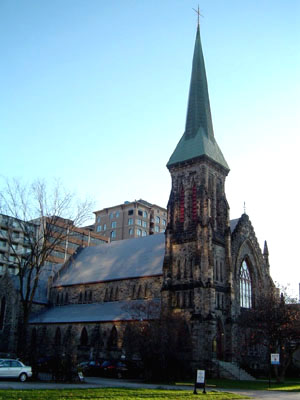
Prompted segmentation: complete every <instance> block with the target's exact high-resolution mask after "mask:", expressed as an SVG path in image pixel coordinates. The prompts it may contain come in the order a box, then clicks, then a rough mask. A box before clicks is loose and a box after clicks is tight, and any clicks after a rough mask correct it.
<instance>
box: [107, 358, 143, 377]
mask: <svg viewBox="0 0 300 400" xmlns="http://www.w3.org/2000/svg"><path fill="white" fill-rule="evenodd" d="M100 372H101V375H102V376H107V377H114V378H138V377H140V376H141V373H142V368H141V367H140V366H139V365H138V364H137V363H135V362H133V361H125V360H106V361H104V362H103V363H102V364H101V367H100Z"/></svg>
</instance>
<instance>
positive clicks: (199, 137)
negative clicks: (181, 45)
mask: <svg viewBox="0 0 300 400" xmlns="http://www.w3.org/2000/svg"><path fill="white" fill-rule="evenodd" d="M202 156H207V157H209V158H210V159H211V160H213V161H215V162H217V163H218V164H220V165H221V166H222V167H223V168H225V169H226V170H229V167H228V164H227V162H226V160H225V158H224V156H223V154H222V152H221V150H220V148H219V146H218V144H217V142H216V140H215V138H214V131H213V124H212V118H211V111H210V104H209V96H208V88H207V79H206V71H205V65H204V58H203V52H202V46H201V40H200V29H199V26H198V29H197V34H196V41H195V48H194V56H193V66H192V76H191V83H190V92H189V100H188V109H187V117H186V126H185V132H184V134H183V136H182V138H181V139H180V141H179V143H178V144H177V146H176V148H175V150H174V152H173V154H172V155H171V157H170V160H169V162H168V164H167V167H170V166H173V165H175V164H178V163H181V162H184V161H187V160H192V159H195V158H199V157H202Z"/></svg>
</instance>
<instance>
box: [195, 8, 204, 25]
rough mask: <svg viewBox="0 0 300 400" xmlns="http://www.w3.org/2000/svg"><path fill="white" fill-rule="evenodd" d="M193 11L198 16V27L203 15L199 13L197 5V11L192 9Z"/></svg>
mask: <svg viewBox="0 0 300 400" xmlns="http://www.w3.org/2000/svg"><path fill="white" fill-rule="evenodd" d="M193 10H194V11H195V13H196V14H197V15H198V26H199V25H200V17H203V15H202V14H201V13H200V9H199V4H198V9H197V10H195V9H194V8H193Z"/></svg>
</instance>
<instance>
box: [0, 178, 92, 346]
mask: <svg viewBox="0 0 300 400" xmlns="http://www.w3.org/2000/svg"><path fill="white" fill-rule="evenodd" d="M91 210H92V203H91V202H90V201H88V200H85V201H79V200H77V199H76V196H74V194H73V193H70V192H67V191H65V190H64V188H63V187H62V185H61V184H60V183H59V182H58V181H55V182H54V184H52V185H49V184H46V183H45V182H44V181H40V180H38V181H35V182H33V183H31V184H29V185H26V184H23V183H22V182H20V181H19V180H16V179H15V180H12V181H6V182H5V184H4V185H3V187H2V189H1V190H0V213H1V214H2V225H3V222H4V223H5V224H6V225H7V229H5V230H4V231H2V238H4V239H5V240H6V242H7V244H8V247H9V251H8V252H7V253H6V257H7V262H9V263H10V264H11V265H12V266H13V268H14V269H16V275H17V278H18V284H19V285H18V286H19V287H18V292H19V296H20V302H21V308H22V318H21V325H20V328H19V333H20V335H19V337H20V341H19V350H21V351H22V349H23V347H24V346H23V345H24V341H25V340H26V332H27V325H28V320H29V315H30V313H31V311H32V305H33V301H34V297H35V295H36V293H37V289H38V284H39V281H40V279H41V276H42V274H43V273H44V271H45V266H46V264H47V261H49V259H50V257H51V254H53V253H54V252H55V251H56V250H57V249H59V247H60V246H62V245H63V243H64V242H65V241H66V240H68V238H70V236H72V235H73V234H74V235H75V234H76V227H78V226H80V225H82V224H83V223H84V222H86V221H87V220H88V219H89V218H90V217H91ZM3 214H4V215H3ZM0 235H1V233H0ZM4 236H5V237H4Z"/></svg>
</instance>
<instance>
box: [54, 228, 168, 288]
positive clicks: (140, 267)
mask: <svg viewBox="0 0 300 400" xmlns="http://www.w3.org/2000/svg"><path fill="white" fill-rule="evenodd" d="M164 253H165V235H164V234H163V233H159V234H156V235H151V236H146V237H143V238H137V239H127V240H119V241H115V242H111V243H108V244H103V245H99V246H93V247H87V248H85V249H83V250H81V251H80V253H79V254H78V255H77V256H76V257H75V258H74V260H73V261H71V262H70V263H68V264H67V265H66V268H62V269H61V270H60V271H59V273H58V274H57V276H56V277H55V279H54V282H53V286H67V285H75V284H85V283H92V282H101V281H109V280H116V279H126V278H138V277H143V276H153V275H161V274H162V266H163V260H164Z"/></svg>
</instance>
